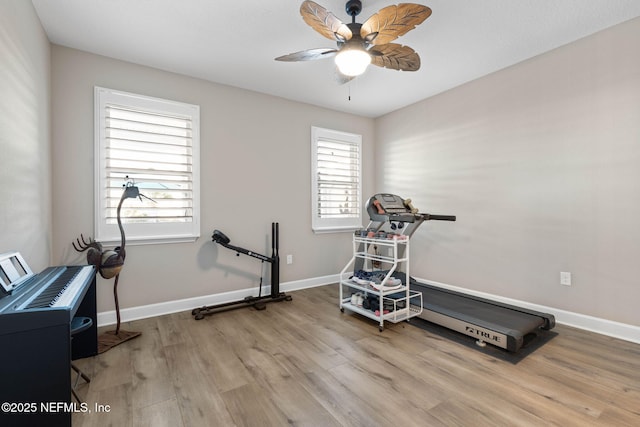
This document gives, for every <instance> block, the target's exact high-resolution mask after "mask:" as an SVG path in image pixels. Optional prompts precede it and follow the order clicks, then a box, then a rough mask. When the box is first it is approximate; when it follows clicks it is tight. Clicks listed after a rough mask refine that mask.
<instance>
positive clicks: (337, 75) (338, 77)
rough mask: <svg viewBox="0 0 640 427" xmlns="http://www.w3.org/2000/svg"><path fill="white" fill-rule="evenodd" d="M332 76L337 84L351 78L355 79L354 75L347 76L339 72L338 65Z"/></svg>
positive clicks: (347, 81) (348, 80)
mask: <svg viewBox="0 0 640 427" xmlns="http://www.w3.org/2000/svg"><path fill="white" fill-rule="evenodd" d="M333 78H334V79H335V81H336V82H337V83H338V84H341V85H343V84H345V83H349V82H350V81H351V80H353V79H355V78H356V76H347V75H346V74H342V73H341V72H340V70H339V69H338V67H336V71H335V73H333Z"/></svg>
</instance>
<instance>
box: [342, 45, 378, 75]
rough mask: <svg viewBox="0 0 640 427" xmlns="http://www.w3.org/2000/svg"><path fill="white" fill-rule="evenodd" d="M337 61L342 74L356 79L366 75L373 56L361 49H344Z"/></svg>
mask: <svg viewBox="0 0 640 427" xmlns="http://www.w3.org/2000/svg"><path fill="white" fill-rule="evenodd" d="M335 61H336V65H337V66H338V70H340V72H341V73H342V74H344V75H345V76H349V77H355V76H359V75H360V74H362V73H364V72H365V70H366V69H367V67H368V66H369V64H371V55H369V53H367V52H366V51H364V50H361V49H343V50H341V51H340V52H339V53H338V54H337V55H336V58H335Z"/></svg>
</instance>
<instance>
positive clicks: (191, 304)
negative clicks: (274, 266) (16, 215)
mask: <svg viewBox="0 0 640 427" xmlns="http://www.w3.org/2000/svg"><path fill="white" fill-rule="evenodd" d="M339 280H340V275H339V274H332V275H329V276H322V277H315V278H311V279H304V280H294V281H292V282H285V283H281V284H280V291H281V292H291V291H296V290H300V289H306V288H313V287H316V286H323V285H329V284H332V283H337V282H338V281H339ZM416 280H418V281H419V282H423V283H427V284H429V285H432V286H436V287H440V288H444V289H450V290H453V291H458V292H463V293H467V294H469V295H474V296H477V297H480V298H486V299H490V300H494V301H498V302H502V303H505V304H511V305H516V306H519V307H523V308H528V309H530V310H536V311H541V312H544V313H550V314H553V315H554V316H555V318H556V322H557V323H560V324H563V325H567V326H572V327H575V328H579V329H585V330H587V331H591V332H596V333H598V334H602V335H607V336H610V337H614V338H619V339H622V340H625V341H630V342H633V343H637V344H640V327H638V326H633V325H628V324H626V323H620V322H613V321H611V320H606V319H600V318H598V317H593V316H587V315H585V314H579V313H573V312H570V311H566V310H560V309H557V308H554V307H546V306H542V305H538V304H531V303H528V302H525V301H519V300H515V299H511V298H505V297H500V296H497V295H492V294H488V293H485V292H478V291H473V290H471V289H466V288H460V287H457V286H451V285H447V284H445V283H440V282H434V281H432V280H427V279H420V278H416ZM270 292H271V288H270V286H266V287H265V288H264V289H263V290H262V294H263V295H268V294H269V293H270ZM257 293H258V289H257V288H251V289H243V290H240V291H233V292H224V293H221V294H212V295H204V296H200V297H194V298H186V299H181V300H177V301H169V302H162V303H158V304H149V305H143V306H139V307H131V308H125V309H122V310H120V317H121V320H122V321H123V322H130V321H133V320H139V319H146V318H148V317H155V316H162V315H164V314H171V313H177V312H179V311H187V310H192V309H194V308H197V307H203V306H205V305H214V304H224V303H227V302H231V301H238V300H241V299H243V298H245V297H248V296H252V295H253V296H255V295H257ZM115 323H116V312H115V311H105V312H101V313H98V326H108V325H113V324H115Z"/></svg>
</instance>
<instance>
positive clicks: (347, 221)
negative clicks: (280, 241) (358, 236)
mask: <svg viewBox="0 0 640 427" xmlns="http://www.w3.org/2000/svg"><path fill="white" fill-rule="evenodd" d="M321 140H325V141H331V142H334V143H339V144H349V145H356V146H357V147H358V175H357V179H358V183H357V206H358V209H357V213H358V214H357V217H348V218H322V217H320V215H318V202H319V194H318V142H319V141H321ZM362 158H363V156H362V135H359V134H355V133H349V132H343V131H338V130H333V129H326V128H321V127H317V126H312V127H311V228H312V230H313V232H314V233H316V234H321V233H336V232H352V231H354V230H356V229H359V228H362Z"/></svg>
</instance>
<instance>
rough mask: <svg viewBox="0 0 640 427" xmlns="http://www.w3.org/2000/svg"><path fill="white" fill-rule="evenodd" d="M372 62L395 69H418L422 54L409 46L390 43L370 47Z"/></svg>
mask: <svg viewBox="0 0 640 427" xmlns="http://www.w3.org/2000/svg"><path fill="white" fill-rule="evenodd" d="M369 54H370V55H371V63H372V64H373V65H377V66H378V67H384V68H391V69H393V70H402V71H417V70H419V69H420V56H418V54H417V53H416V51H415V50H413V49H411V48H410V47H409V46H403V45H401V44H396V43H388V44H383V45H380V46H374V47H372V48H371V49H369Z"/></svg>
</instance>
